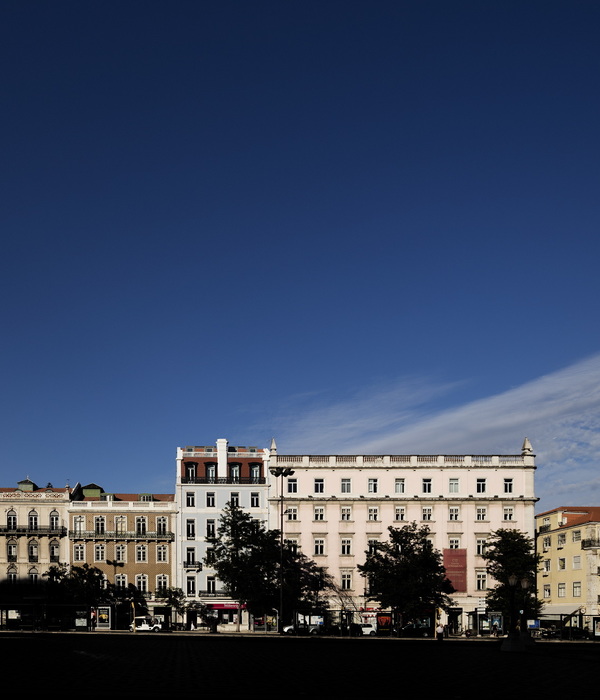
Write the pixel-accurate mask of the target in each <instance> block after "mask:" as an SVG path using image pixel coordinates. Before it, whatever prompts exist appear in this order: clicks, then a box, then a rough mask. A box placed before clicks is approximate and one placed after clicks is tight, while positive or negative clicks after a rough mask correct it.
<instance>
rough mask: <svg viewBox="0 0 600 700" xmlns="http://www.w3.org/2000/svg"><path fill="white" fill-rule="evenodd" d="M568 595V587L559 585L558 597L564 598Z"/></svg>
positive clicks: (562, 584)
mask: <svg viewBox="0 0 600 700" xmlns="http://www.w3.org/2000/svg"><path fill="white" fill-rule="evenodd" d="M566 594H567V586H566V584H564V583H559V584H558V597H559V598H564V597H565V596H566Z"/></svg>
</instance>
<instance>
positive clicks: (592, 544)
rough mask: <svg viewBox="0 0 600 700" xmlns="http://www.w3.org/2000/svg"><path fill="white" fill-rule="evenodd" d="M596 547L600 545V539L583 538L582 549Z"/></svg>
mask: <svg viewBox="0 0 600 700" xmlns="http://www.w3.org/2000/svg"><path fill="white" fill-rule="evenodd" d="M595 547H600V540H599V539H597V538H593V539H589V540H581V549H594V548H595Z"/></svg>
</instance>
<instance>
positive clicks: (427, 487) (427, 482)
mask: <svg viewBox="0 0 600 700" xmlns="http://www.w3.org/2000/svg"><path fill="white" fill-rule="evenodd" d="M422 490H423V493H431V479H423V482H422Z"/></svg>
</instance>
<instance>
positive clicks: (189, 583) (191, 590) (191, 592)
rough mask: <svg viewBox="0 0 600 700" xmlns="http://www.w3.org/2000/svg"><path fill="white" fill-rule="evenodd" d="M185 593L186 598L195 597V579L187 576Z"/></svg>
mask: <svg viewBox="0 0 600 700" xmlns="http://www.w3.org/2000/svg"><path fill="white" fill-rule="evenodd" d="M186 592H187V595H188V597H190V598H193V597H194V596H195V595H196V577H195V576H188V577H187V579H186Z"/></svg>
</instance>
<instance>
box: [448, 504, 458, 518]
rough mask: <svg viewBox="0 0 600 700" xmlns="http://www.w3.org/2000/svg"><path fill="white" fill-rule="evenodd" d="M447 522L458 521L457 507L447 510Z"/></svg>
mask: <svg viewBox="0 0 600 700" xmlns="http://www.w3.org/2000/svg"><path fill="white" fill-rule="evenodd" d="M448 520H460V508H459V506H450V507H449V508H448Z"/></svg>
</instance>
